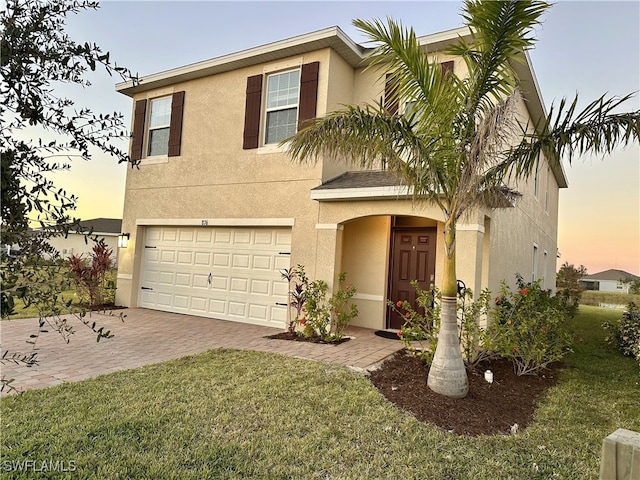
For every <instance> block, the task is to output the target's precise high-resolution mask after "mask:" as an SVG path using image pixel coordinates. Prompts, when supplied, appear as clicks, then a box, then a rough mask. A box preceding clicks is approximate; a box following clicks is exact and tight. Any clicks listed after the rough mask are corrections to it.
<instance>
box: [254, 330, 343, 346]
mask: <svg viewBox="0 0 640 480" xmlns="http://www.w3.org/2000/svg"><path fill="white" fill-rule="evenodd" d="M265 338H271V339H274V340H290V341H294V342H308V343H323V344H325V345H340V344H341V343H344V342H348V341H349V340H351V338H349V337H342V338H341V339H340V340H334V341H331V342H325V341H324V340H322V338H321V337H319V336H313V337H305V336H304V335H298V334H297V333H291V332H280V333H276V334H275V335H268V336H266V337H265Z"/></svg>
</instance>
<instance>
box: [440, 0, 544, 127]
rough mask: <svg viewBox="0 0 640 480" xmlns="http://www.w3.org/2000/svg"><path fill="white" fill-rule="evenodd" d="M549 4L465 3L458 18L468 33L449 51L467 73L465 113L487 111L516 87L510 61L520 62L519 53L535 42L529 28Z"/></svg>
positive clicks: (531, 1) (511, 0)
mask: <svg viewBox="0 0 640 480" xmlns="http://www.w3.org/2000/svg"><path fill="white" fill-rule="evenodd" d="M549 7H550V4H548V3H546V2H543V1H534V0H528V1H523V0H509V1H496V2H482V1H478V0H474V1H472V0H467V1H466V2H465V5H464V8H463V12H462V17H463V18H464V19H465V20H466V24H467V25H468V26H469V30H470V33H471V42H470V43H469V44H468V43H466V42H465V41H464V40H463V39H460V41H459V42H458V43H457V44H456V45H454V46H453V47H451V48H450V49H449V53H451V54H453V55H459V56H461V57H462V58H463V59H464V61H465V63H466V65H467V69H468V71H469V77H468V79H467V81H466V82H465V83H466V85H467V93H466V95H465V98H466V108H465V110H466V111H467V112H468V113H469V114H471V115H473V114H474V112H476V110H478V109H488V108H491V104H492V102H493V101H499V100H500V98H501V97H503V96H505V95H509V94H510V93H511V91H512V89H513V88H514V87H515V86H516V85H517V78H516V75H515V72H514V71H513V68H512V67H511V65H510V62H511V61H522V59H521V53H522V52H523V51H524V50H527V49H529V48H531V47H532V46H533V44H534V42H535V39H534V37H533V36H532V35H531V31H532V29H533V28H534V27H535V26H536V25H537V24H539V23H540V16H541V15H542V13H543V12H544V11H545V10H547V9H548V8H549Z"/></svg>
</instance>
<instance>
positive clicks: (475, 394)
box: [369, 350, 562, 436]
mask: <svg viewBox="0 0 640 480" xmlns="http://www.w3.org/2000/svg"><path fill="white" fill-rule="evenodd" d="M561 367H562V365H561V364H559V363H556V364H553V365H552V366H551V367H550V368H549V369H548V370H545V371H544V372H542V373H541V374H539V375H538V376H533V375H523V376H520V377H518V376H516V375H515V373H514V372H513V365H512V363H511V361H509V360H505V359H498V360H492V361H489V362H485V363H483V364H482V365H481V366H480V367H479V368H478V369H477V370H476V371H475V372H470V373H469V375H468V377H469V393H468V395H467V396H466V397H465V398H462V399H451V398H448V397H445V396H444V395H439V394H437V393H435V392H433V391H432V390H431V389H430V388H429V387H427V375H428V373H429V368H428V367H427V366H425V365H424V363H423V362H422V361H421V360H420V359H419V358H417V357H415V356H413V355H411V354H410V353H409V352H407V351H406V350H402V351H400V352H398V353H397V354H396V355H394V356H393V357H392V358H391V359H389V360H387V361H385V362H384V363H383V364H382V365H381V367H380V368H379V369H378V370H374V371H372V372H371V373H370V377H369V378H370V380H371V382H372V383H373V384H374V385H375V386H376V387H377V388H378V390H379V391H380V392H381V393H382V394H383V395H384V396H385V397H386V398H387V399H388V400H389V401H390V402H392V403H394V404H395V405H397V406H398V407H399V408H401V409H402V410H405V411H407V412H409V413H411V414H412V415H414V416H415V417H416V418H417V419H418V420H420V421H421V422H425V423H431V424H434V425H437V426H439V427H441V428H443V429H444V430H446V431H448V432H451V433H456V434H461V435H471V436H477V435H495V434H505V435H508V434H510V433H512V430H513V429H515V430H517V431H522V430H523V429H524V428H526V427H527V426H528V425H529V423H530V422H531V421H532V419H533V415H534V412H535V409H536V405H537V403H538V400H539V399H540V398H541V397H542V396H543V395H544V394H545V393H546V391H547V390H548V389H549V388H550V387H552V386H554V385H555V384H556V383H557V381H558V374H559V372H560V370H561ZM485 370H491V371H492V372H493V377H494V382H493V383H488V382H486V381H485V380H484V371H485ZM515 424H517V425H518V426H517V427H514V428H513V429H512V426H513V425H515Z"/></svg>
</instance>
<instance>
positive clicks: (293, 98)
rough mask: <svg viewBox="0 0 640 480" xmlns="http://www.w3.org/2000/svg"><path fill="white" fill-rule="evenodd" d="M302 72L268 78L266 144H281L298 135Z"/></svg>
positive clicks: (291, 72) (278, 74) (297, 71)
mask: <svg viewBox="0 0 640 480" xmlns="http://www.w3.org/2000/svg"><path fill="white" fill-rule="evenodd" d="M299 92H300V70H293V71H290V72H284V73H277V74H274V75H269V76H268V77H267V100H266V120H265V121H266V125H265V141H264V143H265V144H270V143H279V142H281V141H282V140H284V139H285V138H289V137H290V136H292V135H294V134H295V133H296V127H297V124H298V95H299Z"/></svg>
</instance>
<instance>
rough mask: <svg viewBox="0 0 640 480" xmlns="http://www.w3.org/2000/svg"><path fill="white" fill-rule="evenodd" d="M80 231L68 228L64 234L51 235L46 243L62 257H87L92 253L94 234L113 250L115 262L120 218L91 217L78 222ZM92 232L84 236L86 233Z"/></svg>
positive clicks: (120, 225) (120, 226)
mask: <svg viewBox="0 0 640 480" xmlns="http://www.w3.org/2000/svg"><path fill="white" fill-rule="evenodd" d="M79 225H80V227H81V228H82V231H80V232H78V231H76V230H70V231H69V234H68V235H67V236H66V237H64V236H58V237H52V238H50V239H48V240H47V241H48V243H49V244H50V245H51V246H52V247H53V248H55V249H56V250H57V251H58V253H59V254H60V256H61V257H62V258H65V259H66V258H69V257H70V256H71V255H82V256H83V257H85V258H88V257H89V255H90V254H91V253H92V250H93V246H94V245H95V243H94V242H93V241H92V240H91V238H93V237H94V236H97V237H98V239H100V240H102V241H104V243H105V244H106V245H107V246H108V247H109V248H111V249H112V250H113V256H114V259H115V261H116V262H117V259H118V258H117V257H118V235H120V232H121V228H122V220H121V219H119V218H93V219H91V220H82V221H81V222H80V223H79ZM90 231H91V232H92V233H91V236H89V237H86V235H85V234H86V233H88V232H90Z"/></svg>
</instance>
